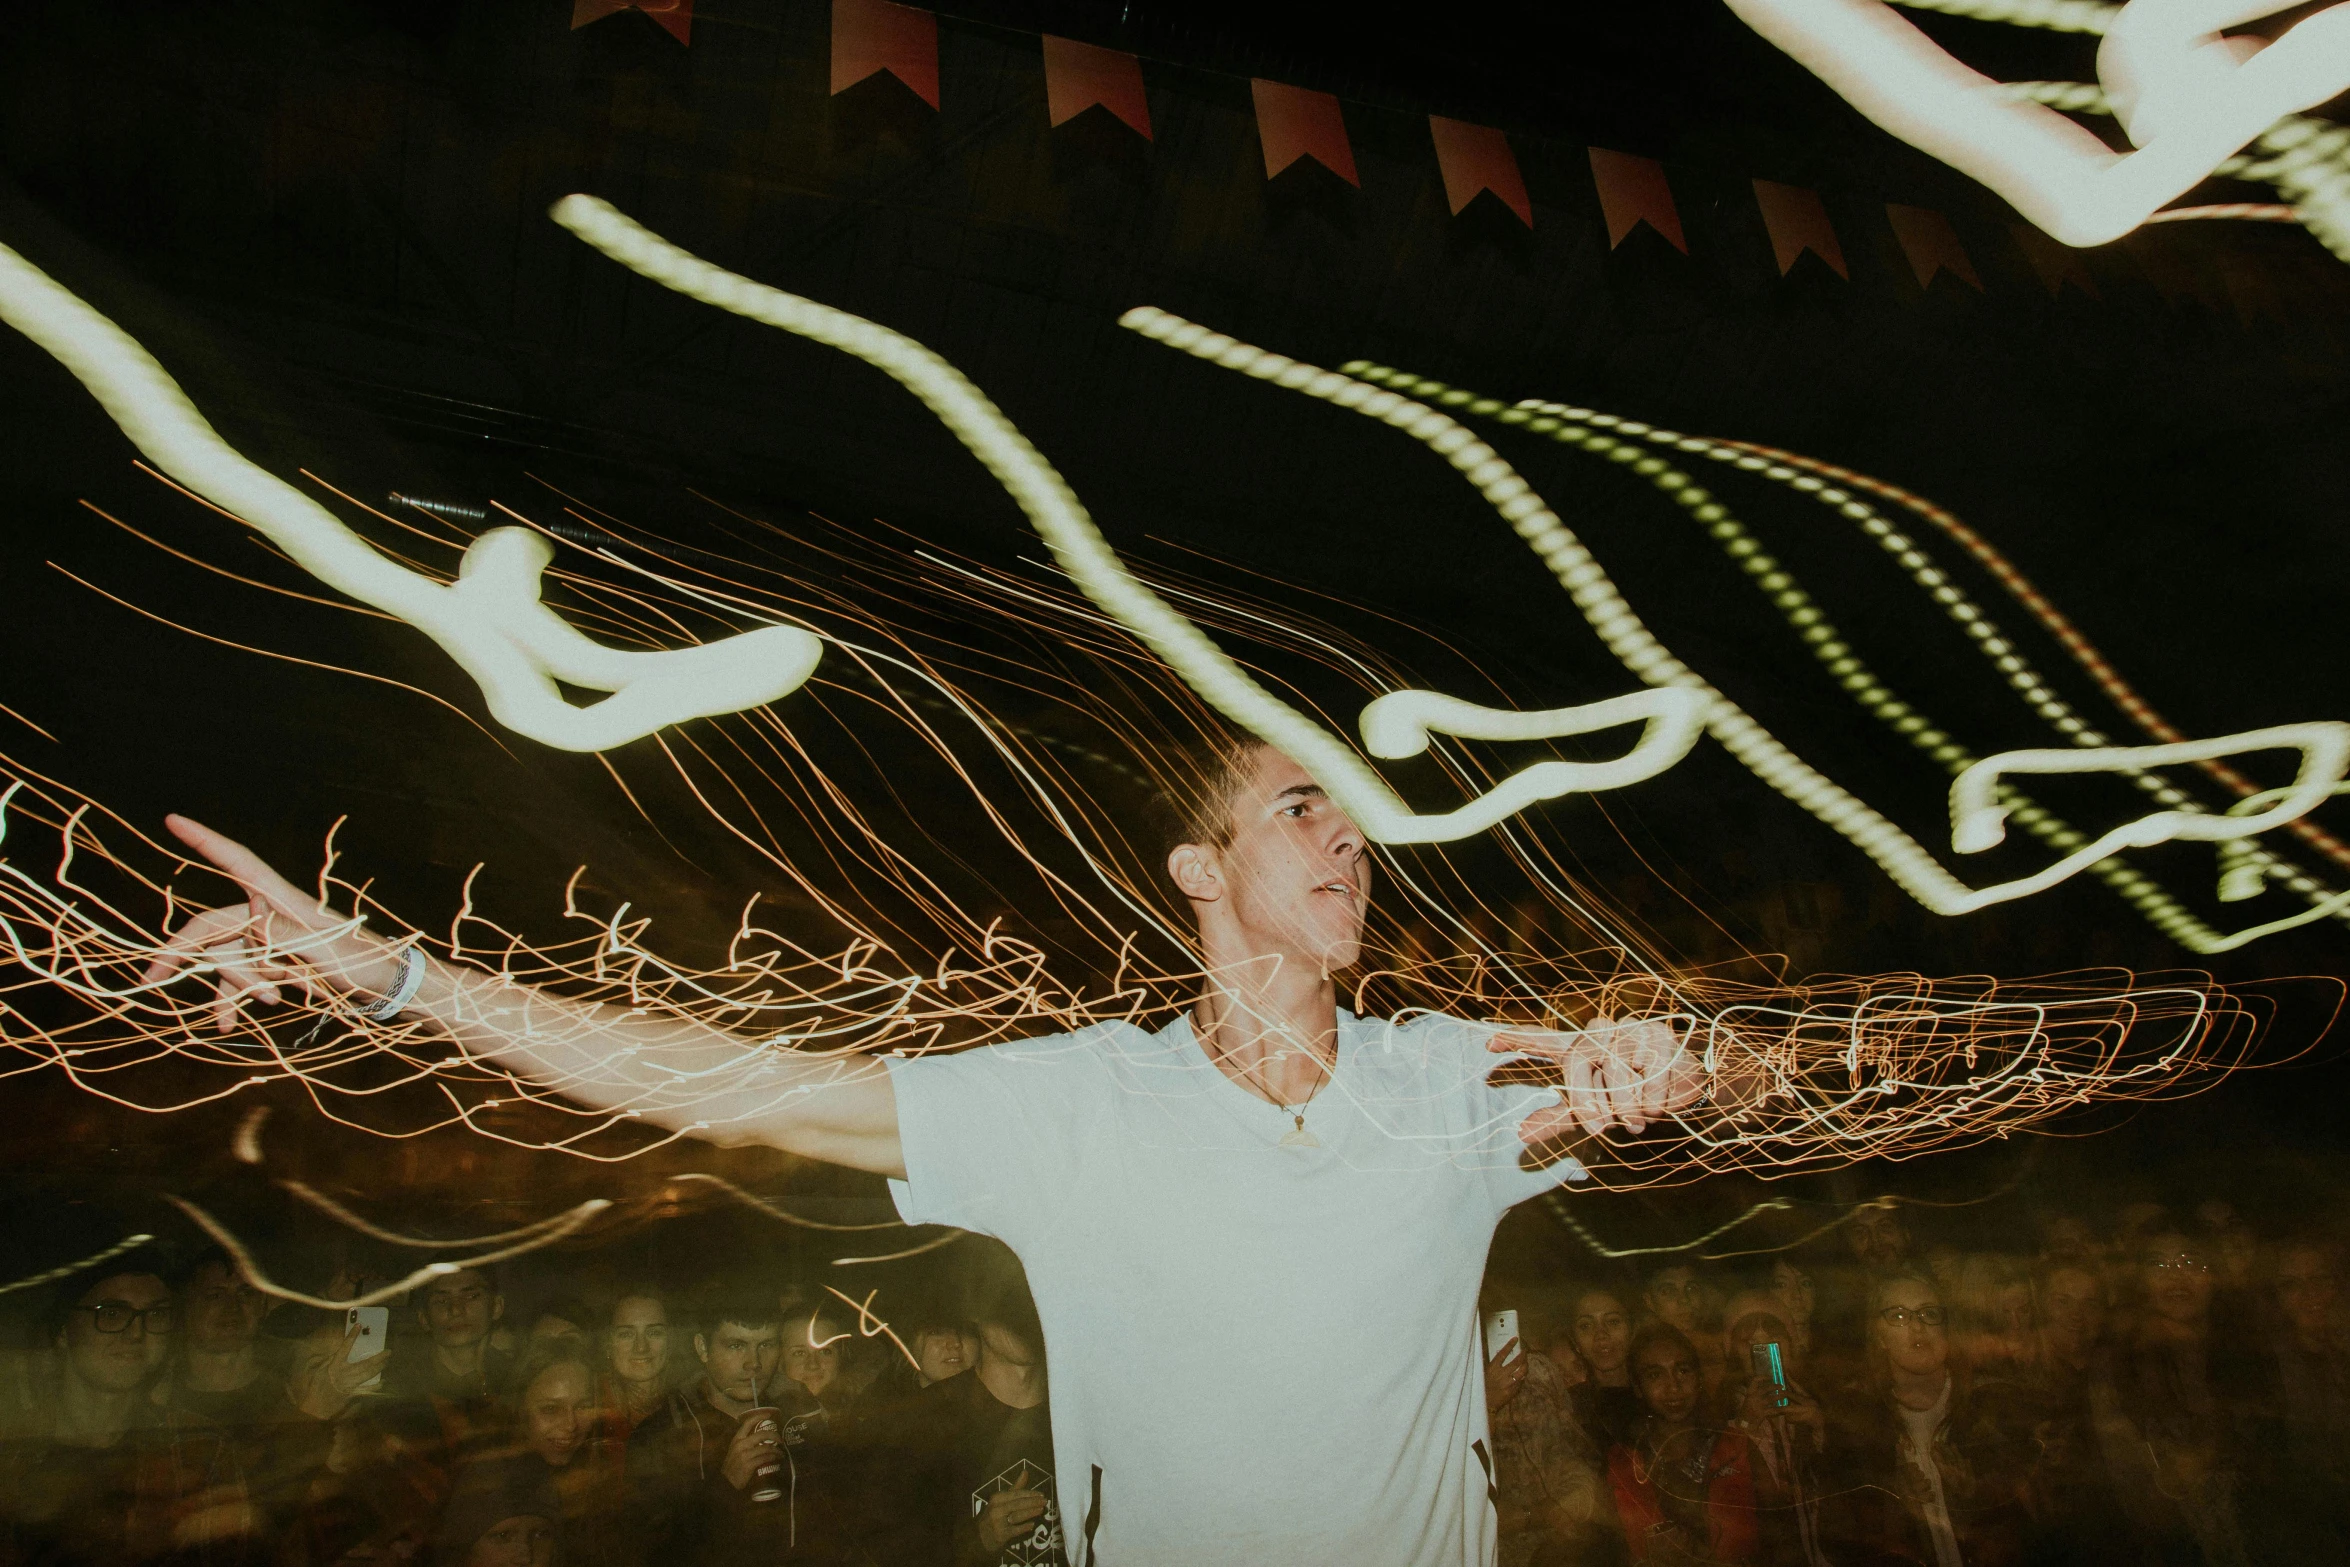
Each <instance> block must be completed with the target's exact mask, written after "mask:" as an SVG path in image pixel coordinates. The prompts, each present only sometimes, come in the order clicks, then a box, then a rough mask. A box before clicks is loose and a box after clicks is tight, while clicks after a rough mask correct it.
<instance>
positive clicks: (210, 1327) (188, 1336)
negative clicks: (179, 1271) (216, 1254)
mask: <svg viewBox="0 0 2350 1567" xmlns="http://www.w3.org/2000/svg"><path fill="white" fill-rule="evenodd" d="M179 1306H180V1314H181V1317H182V1319H183V1320H182V1321H181V1323H180V1332H181V1333H182V1335H184V1340H185V1342H186V1344H187V1346H188V1348H189V1349H191V1350H194V1351H195V1352H196V1353H198V1354H207V1353H210V1354H226V1353H228V1352H231V1351H234V1350H239V1349H243V1348H244V1347H245V1346H246V1345H248V1344H250V1343H252V1342H253V1339H254V1337H255V1335H257V1334H258V1333H260V1331H261V1319H262V1318H263V1317H266V1316H267V1315H269V1297H268V1296H266V1295H264V1294H262V1293H261V1292H260V1291H259V1290H257V1289H255V1288H254V1287H253V1286H252V1285H250V1284H248V1283H246V1282H245V1278H244V1276H243V1275H242V1274H240V1273H238V1272H237V1271H236V1270H235V1269H234V1268H232V1267H230V1266H229V1265H228V1264H227V1263H225V1262H208V1263H206V1264H204V1266H202V1267H201V1268H198V1269H197V1270H196V1271H195V1274H194V1275H193V1276H192V1277H191V1278H189V1280H188V1287H187V1289H186V1290H185V1291H183V1292H182V1294H181V1296H180V1301H179Z"/></svg>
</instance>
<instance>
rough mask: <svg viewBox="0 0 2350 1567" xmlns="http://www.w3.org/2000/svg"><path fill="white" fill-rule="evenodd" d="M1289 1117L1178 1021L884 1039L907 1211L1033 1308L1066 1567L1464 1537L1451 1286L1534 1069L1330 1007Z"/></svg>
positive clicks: (1464, 1301)
mask: <svg viewBox="0 0 2350 1567" xmlns="http://www.w3.org/2000/svg"><path fill="white" fill-rule="evenodd" d="M1338 1021H1339V1036H1338V1037H1339V1043H1338V1059H1337V1064H1336V1066H1335V1068H1334V1069H1333V1074H1332V1076H1331V1078H1330V1080H1329V1081H1328V1082H1327V1083H1325V1084H1324V1085H1323V1087H1322V1090H1321V1092H1319V1093H1318V1094H1316V1095H1315V1096H1314V1099H1313V1101H1312V1103H1311V1104H1310V1105H1308V1106H1307V1107H1306V1111H1305V1116H1306V1126H1305V1129H1306V1130H1307V1131H1308V1132H1310V1133H1312V1134H1313V1136H1314V1138H1315V1140H1316V1141H1317V1142H1318V1144H1319V1146H1316V1147H1285V1146H1282V1144H1281V1137H1282V1134H1284V1133H1286V1132H1290V1131H1292V1130H1293V1128H1294V1124H1295V1123H1294V1122H1293V1121H1292V1120H1291V1118H1290V1116H1289V1114H1287V1113H1286V1112H1284V1111H1282V1110H1281V1109H1279V1108H1277V1107H1276V1106H1273V1105H1271V1104H1268V1103H1266V1102H1265V1101H1264V1100H1262V1099H1259V1098H1257V1097H1256V1096H1255V1095H1253V1094H1251V1093H1249V1092H1248V1091H1247V1090H1245V1089H1243V1088H1242V1087H1240V1086H1239V1085H1238V1084H1236V1083H1234V1082H1233V1081H1232V1080H1231V1079H1230V1078H1228V1077H1226V1076H1225V1075H1224V1074H1223V1073H1222V1072H1220V1071H1218V1070H1217V1069H1216V1066H1215V1064H1214V1063H1213V1062H1211V1061H1210V1060H1209V1059H1208V1058H1207V1056H1206V1054H1205V1053H1203V1052H1202V1051H1201V1049H1200V1047H1199V1045H1198V1043H1197V1041H1196V1040H1195V1039H1194V1038H1193V1035H1192V1028H1191V1022H1190V1019H1189V1017H1188V1016H1183V1017H1179V1018H1177V1019H1176V1020H1175V1021H1174V1022H1173V1023H1171V1024H1169V1025H1168V1026H1167V1027H1166V1028H1164V1029H1162V1030H1161V1031H1160V1032H1158V1033H1157V1034H1150V1033H1146V1032H1144V1031H1143V1030H1141V1029H1139V1028H1136V1027H1134V1026H1133V1025H1131V1024H1126V1023H1112V1024H1103V1025H1100V1026H1098V1027H1095V1028H1089V1029H1085V1030H1082V1031H1080V1032H1078V1033H1075V1034H1065V1035H1061V1036H1058V1037H1054V1038H1049V1039H1039V1040H1030V1041H1026V1042H1024V1043H1019V1044H1005V1045H995V1046H991V1047H988V1048H986V1049H980V1050H972V1051H966V1052H964V1053H962V1054H958V1055H949V1056H933V1057H920V1058H914V1059H909V1060H893V1061H891V1062H890V1063H889V1066H890V1078H891V1082H892V1084H893V1086H894V1087H895V1089H896V1092H897V1104H898V1128H899V1132H900V1134H901V1137H902V1139H903V1142H904V1145H905V1157H906V1179H905V1180H904V1181H892V1182H891V1183H890V1189H891V1194H892V1196H894V1197H895V1198H896V1200H897V1205H898V1211H899V1213H900V1214H902V1215H903V1216H904V1217H905V1219H906V1221H907V1222H908V1223H910V1224H951V1225H956V1226H959V1227H961V1228H963V1229H966V1230H976V1231H979V1232H981V1233H983V1234H988V1235H994V1236H997V1237H999V1238H1000V1239H1002V1240H1003V1241H1004V1242H1005V1243H1006V1244H1008V1245H1009V1246H1010V1247H1011V1248H1012V1250H1013V1251H1014V1252H1016V1253H1018V1254H1019V1257H1020V1260H1021V1262H1022V1263H1023V1264H1024V1265H1025V1266H1026V1268H1027V1270H1028V1280H1029V1285H1030V1287H1031V1289H1032V1290H1033V1291H1034V1293H1035V1296H1036V1304H1037V1311H1038V1314H1039V1315H1040V1316H1041V1318H1042V1319H1043V1323H1044V1335H1045V1353H1046V1359H1047V1362H1048V1364H1049V1365H1050V1366H1051V1374H1052V1411H1053V1446H1054V1449H1055V1456H1056V1458H1057V1460H1058V1461H1057V1463H1056V1464H1055V1466H1054V1467H1055V1468H1056V1469H1058V1470H1059V1472H1060V1473H1059V1484H1058V1490H1059V1492H1060V1499H1061V1510H1062V1515H1063V1517H1064V1519H1065V1520H1066V1524H1065V1527H1066V1533H1067V1538H1068V1542H1069V1553H1070V1560H1071V1562H1072V1563H1073V1564H1074V1567H1096V1564H1097V1563H1101V1564H1106V1567H1173V1564H1178V1563H1180V1564H1194V1563H1201V1564H1207V1563H1214V1564H1223V1563H1259V1562H1262V1563H1303V1562H1315V1563H1322V1562H1329V1563H1339V1562H1343V1563H1346V1564H1348V1567H1436V1564H1441V1567H1482V1564H1485V1563H1489V1562H1491V1561H1492V1560H1493V1544H1494V1535H1493V1527H1494V1515H1493V1508H1492V1502H1491V1495H1490V1483H1491V1463H1490V1455H1491V1452H1492V1447H1491V1444H1490V1442H1489V1441H1488V1439H1487V1436H1486V1429H1485V1397H1484V1380H1483V1365H1484V1362H1483V1360H1482V1358H1481V1348H1480V1343H1479V1332H1478V1323H1477V1286H1478V1282H1479V1278H1480V1276H1481V1274H1482V1273H1483V1271H1484V1266H1485V1253H1486V1248H1487V1246H1488V1244H1489V1243H1490V1242H1491V1240H1492V1237H1493V1227H1494V1225H1495V1223H1496V1222H1497V1221H1498V1220H1499V1219H1500V1217H1501V1215H1502V1213H1503V1212H1504V1211H1505V1210H1506V1209H1508V1208H1509V1207H1510V1206H1511V1205H1513V1204H1515V1203H1518V1202H1522V1201H1524V1200H1525V1199H1526V1198H1528V1197H1531V1196H1533V1195H1535V1194H1536V1193H1537V1192H1540V1191H1542V1190H1545V1189H1546V1188H1548V1187H1550V1186H1552V1185H1555V1184H1556V1183H1557V1182H1558V1181H1559V1179H1560V1178H1561V1177H1562V1176H1566V1177H1568V1178H1578V1179H1579V1178H1582V1177H1583V1176H1584V1172H1583V1170H1582V1169H1581V1167H1580V1166H1575V1165H1573V1164H1572V1162H1571V1161H1569V1162H1567V1163H1563V1164H1559V1165H1553V1166H1552V1167H1551V1168H1550V1169H1549V1170H1547V1171H1535V1170H1527V1169H1522V1168H1520V1163H1519V1151H1520V1144H1519V1142H1518V1136H1517V1125H1518V1122H1519V1121H1520V1120H1521V1119H1523V1118H1524V1116H1525V1114H1526V1112H1527V1111H1528V1110H1530V1109H1532V1108H1533V1107H1534V1106H1536V1105H1538V1104H1541V1103H1544V1102H1550V1101H1551V1094H1550V1091H1549V1090H1547V1089H1543V1088H1532V1087H1523V1086H1519V1087H1508V1088H1496V1087H1492V1086H1489V1085H1488V1084H1487V1083H1486V1081H1485V1079H1486V1075H1487V1073H1489V1072H1490V1071H1491V1070H1492V1069H1493V1067H1494V1066H1495V1065H1496V1064H1497V1063H1498V1062H1499V1061H1500V1060H1501V1059H1502V1058H1501V1057H1499V1056H1496V1055H1494V1054H1492V1053H1491V1052H1489V1051H1488V1050H1487V1049H1486V1048H1485V1046H1486V1041H1487V1040H1488V1039H1490V1038H1491V1037H1492V1036H1493V1034H1494V1032H1495V1029H1494V1028H1493V1027H1492V1026H1490V1025H1479V1024H1469V1023H1462V1022H1458V1021H1455V1020H1453V1019H1450V1018H1443V1017H1432V1016H1422V1017H1419V1018H1416V1019H1414V1020H1412V1021H1411V1022H1409V1023H1404V1024H1395V1023H1383V1022H1368V1021H1363V1020H1360V1019H1357V1018H1355V1017H1353V1016H1351V1015H1349V1014H1347V1013H1345V1012H1341V1013H1339V1018H1338Z"/></svg>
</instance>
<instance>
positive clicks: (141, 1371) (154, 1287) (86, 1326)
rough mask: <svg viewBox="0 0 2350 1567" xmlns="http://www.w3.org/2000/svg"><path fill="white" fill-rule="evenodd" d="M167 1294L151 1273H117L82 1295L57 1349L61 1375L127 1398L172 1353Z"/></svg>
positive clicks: (161, 1283)
mask: <svg viewBox="0 0 2350 1567" xmlns="http://www.w3.org/2000/svg"><path fill="white" fill-rule="evenodd" d="M174 1325H175V1324H174V1323H173V1321H172V1300H171V1288H170V1286H169V1285H167V1284H165V1283H164V1282H163V1281H162V1280H161V1279H159V1278H157V1277H156V1276H155V1275H154V1274H152V1273H121V1274H117V1275H115V1276H114V1277H113V1278H110V1279H100V1280H99V1281H98V1282H97V1283H95V1284H93V1285H91V1286H90V1287H89V1288H88V1289H86V1290H84V1291H83V1292H82V1297H81V1299H80V1300H78V1301H76V1302H75V1303H74V1308H73V1311H72V1313H71V1314H70V1315H68V1316H67V1317H66V1319H65V1326H64V1328H63V1329H61V1330H60V1331H59V1333H58V1335H57V1347H58V1348H59V1349H61V1350H63V1351H64V1352H65V1365H66V1371H67V1373H68V1374H69V1375H71V1376H73V1377H74V1378H75V1379H77V1380H78V1381H80V1382H82V1383H83V1384H84V1385H85V1386H88V1387H91V1388H94V1389H96V1390H98V1391H99V1392H103V1393H128V1392H131V1391H132V1390H134V1389H136V1388H137V1387H138V1386H139V1385H140V1384H141V1383H143V1382H145V1381H146V1380H147V1379H148V1378H149V1377H151V1376H153V1375H154V1374H155V1373H156V1372H157V1371H160V1370H161V1369H162V1368H163V1361H164V1357H165V1356H166V1355H168V1354H169V1353H170V1352H171V1333H172V1328H173V1327H174Z"/></svg>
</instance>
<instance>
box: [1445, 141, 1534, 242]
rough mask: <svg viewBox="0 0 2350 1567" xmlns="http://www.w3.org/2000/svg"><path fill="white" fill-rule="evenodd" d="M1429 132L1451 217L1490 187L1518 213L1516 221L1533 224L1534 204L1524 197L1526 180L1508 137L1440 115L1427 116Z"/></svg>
mask: <svg viewBox="0 0 2350 1567" xmlns="http://www.w3.org/2000/svg"><path fill="white" fill-rule="evenodd" d="M1428 133H1429V135H1431V136H1432V137H1434V138H1435V141H1436V166H1437V168H1438V169H1440V170H1442V171H1443V174H1444V199H1445V200H1446V201H1449V202H1451V203H1452V210H1453V215H1454V216H1456V217H1457V216H1459V215H1460V210H1461V209H1462V208H1463V207H1465V206H1467V205H1468V204H1469V203H1470V202H1472V201H1474V200H1476V199H1477V193H1478V192H1479V191H1482V190H1489V191H1491V192H1493V194H1494V195H1496V196H1498V197H1500V198H1501V204H1502V205H1503V206H1505V207H1507V208H1509V209H1510V211H1512V212H1514V213H1516V214H1517V215H1518V221H1519V222H1521V223H1523V224H1525V225H1526V227H1528V228H1532V227H1533V226H1534V203H1532V202H1531V201H1528V200H1527V199H1526V181H1525V178H1524V177H1523V176H1522V175H1520V174H1519V173H1518V160H1517V159H1516V157H1514V156H1512V154H1511V152H1510V139H1509V138H1508V137H1507V136H1504V135H1503V134H1502V133H1501V132H1499V131H1497V130H1495V129H1493V128H1492V127H1491V126H1487V125H1470V124H1468V123H1467V122H1465V121H1462V120H1448V119H1446V118H1445V117H1444V116H1443V115H1441V114H1431V115H1429V116H1428Z"/></svg>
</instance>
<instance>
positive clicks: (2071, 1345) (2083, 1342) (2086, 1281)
mask: <svg viewBox="0 0 2350 1567" xmlns="http://www.w3.org/2000/svg"><path fill="white" fill-rule="evenodd" d="M2040 1314H2041V1316H2042V1317H2043V1318H2045V1319H2046V1321H2047V1327H2046V1329H2045V1330H2044V1331H2045V1332H2046V1333H2047V1335H2048V1342H2049V1344H2050V1345H2051V1346H2052V1347H2054V1348H2055V1349H2056V1350H2057V1352H2058V1353H2060V1354H2065V1355H2080V1354H2083V1353H2086V1352H2087V1350H2088V1348H2089V1346H2090V1345H2092V1344H2094V1343H2096V1342H2097V1335H2098V1334H2099V1333H2101V1332H2102V1331H2104V1328H2105V1291H2104V1290H2103V1289H2102V1288H2100V1287H2099V1285H2098V1282H2097V1275H2096V1274H2094V1273H2091V1272H2090V1271H2089V1270H2088V1269H2087V1268H2059V1269H2057V1270H2056V1271H2055V1272H2054V1273H2051V1274H2049V1275H2048V1282H2047V1283H2046V1284H2045V1285H2043V1286H2042V1288H2041V1290H2040Z"/></svg>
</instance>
